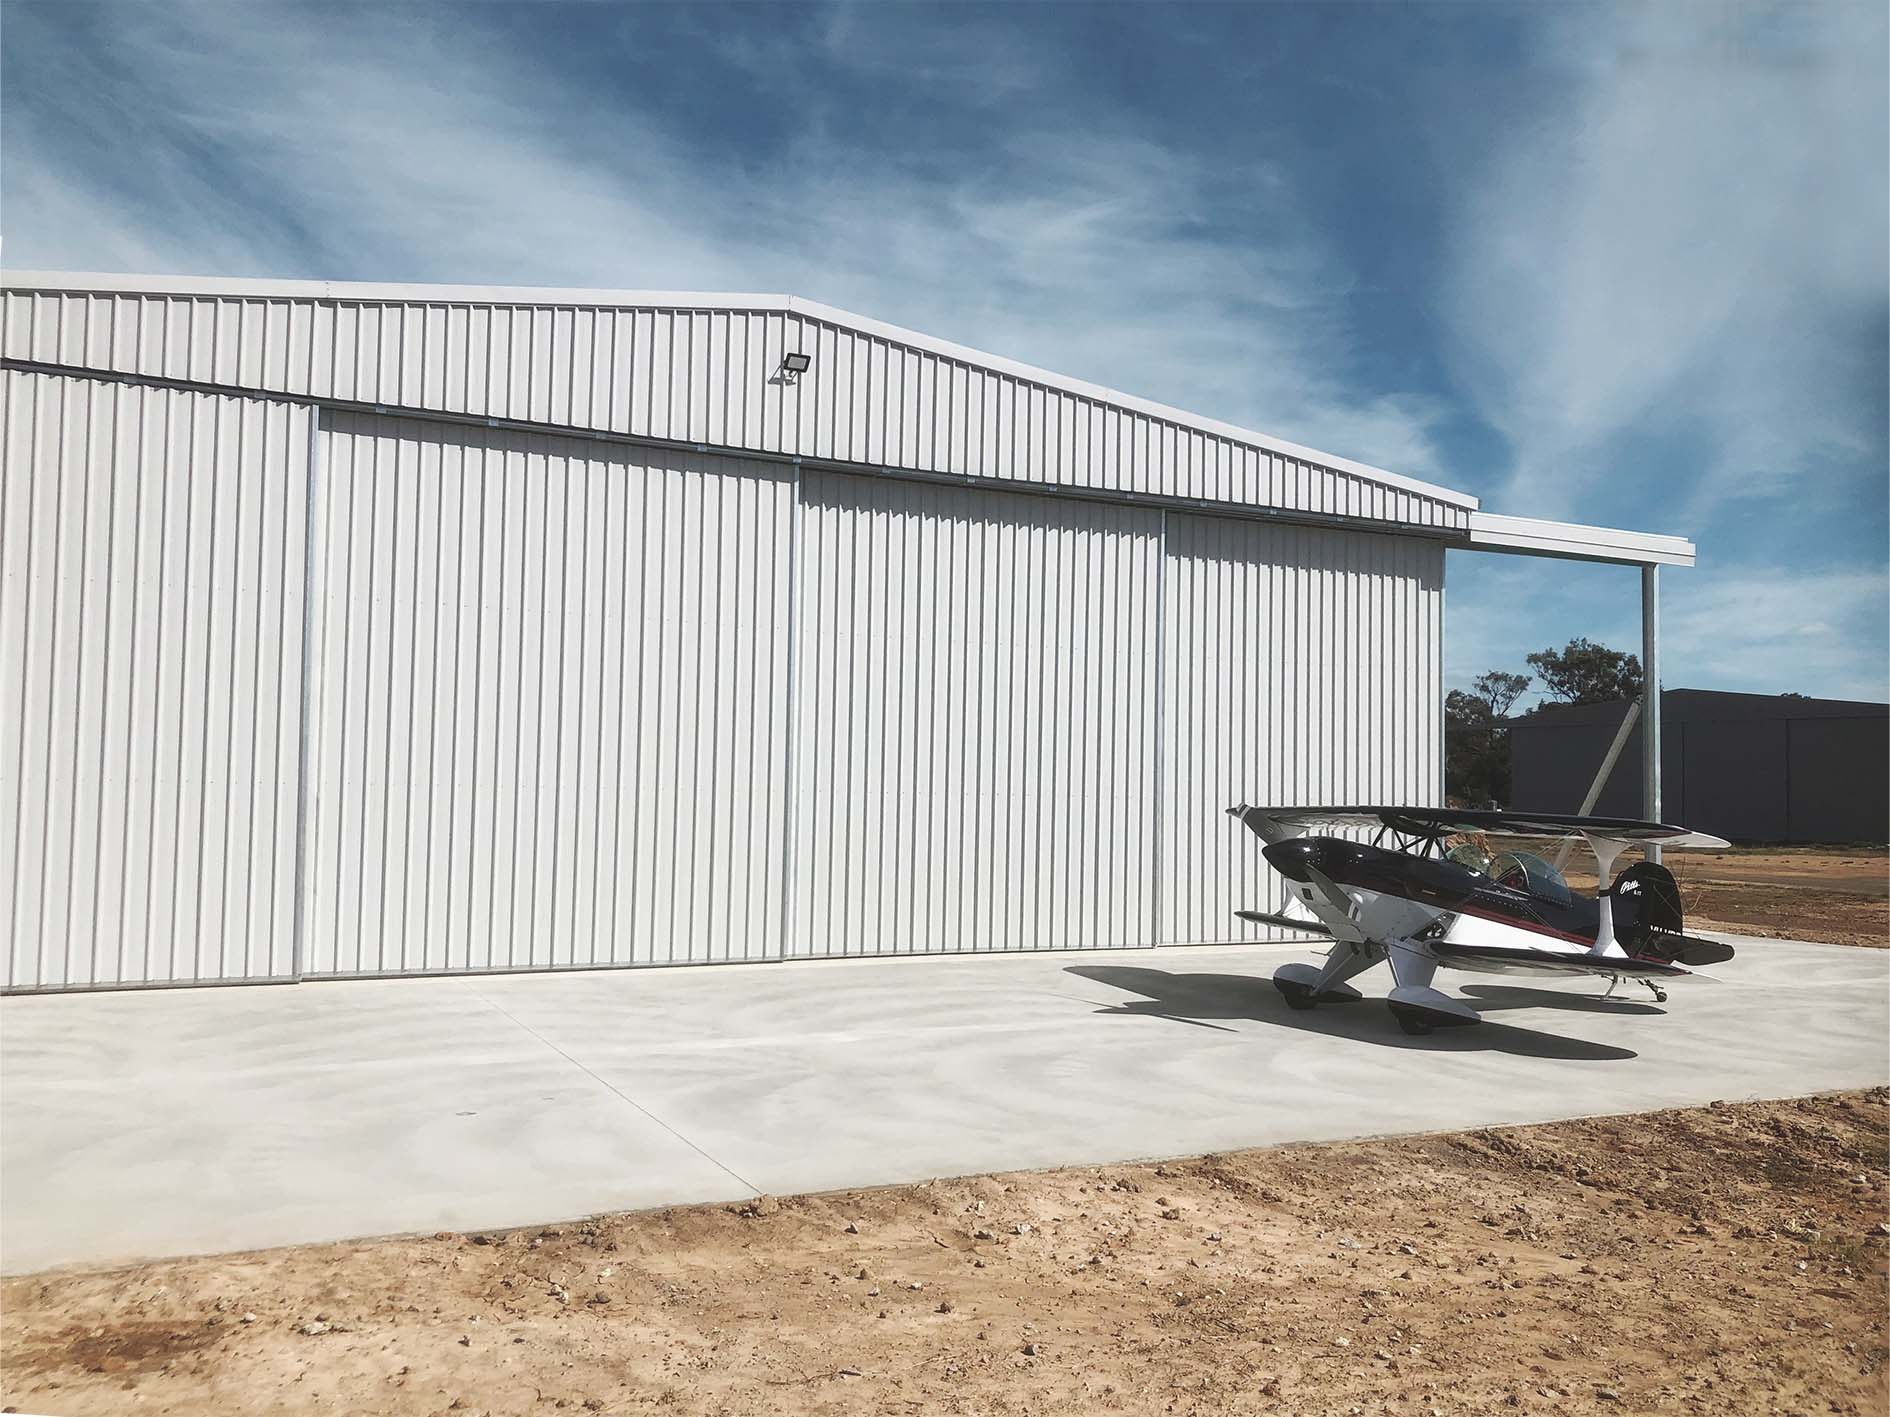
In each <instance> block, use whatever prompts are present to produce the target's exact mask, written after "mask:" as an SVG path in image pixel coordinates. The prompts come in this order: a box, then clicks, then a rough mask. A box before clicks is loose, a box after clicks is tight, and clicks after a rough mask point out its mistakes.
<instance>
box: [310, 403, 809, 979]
mask: <svg viewBox="0 0 1890 1417" xmlns="http://www.w3.org/2000/svg"><path fill="white" fill-rule="evenodd" d="M325 427H326V428H327V430H328V431H327V433H326V443H327V456H326V459H325V464H326V465H325V470H324V476H323V479H322V486H321V487H320V488H319V490H318V494H317V495H318V499H319V513H318V521H317V535H318V545H317V552H316V555H317V578H316V579H317V583H318V584H319V585H320V586H321V588H322V589H321V593H320V595H319V597H318V604H317V606H316V611H317V619H316V624H315V627H314V630H313V633H314V634H315V635H316V643H317V658H316V664H317V669H316V673H315V680H316V686H317V698H316V701H315V706H314V710H313V717H314V724H315V731H314V733H313V737H312V755H311V771H312V775H313V781H312V783H311V787H312V794H311V796H312V802H313V807H312V816H311V846H310V851H309V875H308V884H307V917H308V918H307V946H306V950H305V958H304V966H303V967H304V972H305V973H307V974H310V975H318V974H334V973H342V974H352V973H397V972H408V971H418V970H464V969H488V968H500V969H520V968H536V969H542V968H552V967H557V966H561V965H598V964H630V963H650V962H664V961H669V960H728V959H759V958H765V957H769V956H771V955H778V954H779V952H780V942H781V938H782V930H781V909H782V901H783V881H782V874H781V873H782V870H783V857H784V850H785V843H786V839H787V828H786V801H787V799H786V771H787V760H788V755H787V752H786V740H787V650H788V574H789V567H788V549H789V546H790V536H791V518H792V515H793V504H794V485H793V480H792V475H791V470H790V469H787V468H784V467H782V466H780V465H779V464H767V463H754V462H743V461H741V460H738V459H733V458H725V457H719V456H711V455H698V454H690V453H681V452H661V453H658V452H654V451H652V450H636V449H629V448H625V447H622V446H613V445H605V444H598V443H595V442H587V441H580V440H574V439H560V438H551V437H541V436H538V435H534V434H526V433H518V432H506V431H502V430H485V429H469V428H465V427H453V426H449V425H441V424H426V423H417V422H413V421H405V420H393V419H386V418H376V417H372V416H361V415H350V414H339V415H330V416H329V418H328V420H327V422H326V424H325Z"/></svg>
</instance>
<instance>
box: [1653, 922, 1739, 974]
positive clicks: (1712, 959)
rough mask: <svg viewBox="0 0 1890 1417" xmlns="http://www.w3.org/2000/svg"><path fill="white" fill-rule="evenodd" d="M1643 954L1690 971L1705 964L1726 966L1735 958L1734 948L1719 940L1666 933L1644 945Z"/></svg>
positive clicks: (1658, 935) (1656, 936)
mask: <svg viewBox="0 0 1890 1417" xmlns="http://www.w3.org/2000/svg"><path fill="white" fill-rule="evenodd" d="M1641 952H1642V953H1643V954H1650V955H1654V956H1656V957H1657V958H1659V959H1670V960H1672V961H1673V962H1674V963H1675V964H1684V965H1686V966H1687V967H1688V968H1689V969H1697V968H1699V967H1700V966H1701V965H1703V964H1724V963H1725V962H1726V961H1727V960H1729V959H1731V958H1732V957H1733V947H1732V946H1731V945H1726V944H1721V943H1720V942H1719V941H1718V940H1702V939H1700V938H1699V937H1698V936H1697V935H1669V934H1667V933H1665V932H1664V931H1663V932H1662V933H1660V934H1657V935H1655V936H1654V937H1653V938H1652V939H1650V940H1649V941H1647V943H1646V944H1644V945H1642V946H1641Z"/></svg>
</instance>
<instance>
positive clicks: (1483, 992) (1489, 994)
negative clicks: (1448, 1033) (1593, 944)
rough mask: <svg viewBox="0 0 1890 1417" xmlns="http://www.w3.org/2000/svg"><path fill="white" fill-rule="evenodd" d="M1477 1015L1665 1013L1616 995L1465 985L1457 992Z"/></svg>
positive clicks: (1652, 1006)
mask: <svg viewBox="0 0 1890 1417" xmlns="http://www.w3.org/2000/svg"><path fill="white" fill-rule="evenodd" d="M1457 992H1458V993H1460V994H1462V995H1464V996H1465V997H1466V998H1468V999H1469V1000H1470V1007H1471V1008H1473V1009H1475V1010H1476V1011H1477V1012H1478V1013H1480V1014H1482V1013H1490V1012H1492V1011H1496V1010H1502V1009H1568V1010H1570V1011H1571V1012H1574V1013H1585V1014H1664V1013H1666V1012H1667V1011H1666V1010H1665V1009H1663V1008H1661V1007H1660V1005H1658V1004H1655V1003H1651V1002H1648V1001H1646V1000H1641V999H1629V998H1624V997H1622V996H1621V995H1620V994H1616V995H1615V996H1614V997H1613V998H1612V999H1604V998H1602V997H1601V995H1599V994H1565V993H1563V992H1562V991H1561V990H1560V989H1528V988H1521V987H1518V986H1516V985H1514V984H1466V985H1464V986H1463V987H1462V988H1461V989H1459V990H1458V991H1457Z"/></svg>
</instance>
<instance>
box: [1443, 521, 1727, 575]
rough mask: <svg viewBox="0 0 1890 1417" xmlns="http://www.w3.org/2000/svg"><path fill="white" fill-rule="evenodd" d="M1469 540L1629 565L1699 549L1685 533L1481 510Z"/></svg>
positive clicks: (1680, 562)
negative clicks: (1621, 528)
mask: <svg viewBox="0 0 1890 1417" xmlns="http://www.w3.org/2000/svg"><path fill="white" fill-rule="evenodd" d="M1469 545H1470V548H1471V549H1472V550H1477V551H1507V552H1512V553H1515V554H1519V555H1524V556H1554V557H1559V558H1561V559H1563V560H1571V561H1610V562H1615V563H1618V564H1621V565H1629V566H1691V565H1693V564H1694V561H1695V559H1696V557H1697V554H1698V552H1697V548H1696V547H1695V546H1694V544H1693V543H1692V542H1691V541H1688V540H1687V539H1686V538H1685V537H1683V536H1667V535H1663V534H1661V533H1659V532H1651V531H1620V530H1617V529H1615V528H1613V527H1605V526H1583V525H1581V524H1580V523H1578V522H1555V521H1545V520H1542V519H1540V518H1537V517H1510V516H1503V515H1500V514H1498V513H1496V512H1483V511H1473V512H1471V514H1470V542H1469Z"/></svg>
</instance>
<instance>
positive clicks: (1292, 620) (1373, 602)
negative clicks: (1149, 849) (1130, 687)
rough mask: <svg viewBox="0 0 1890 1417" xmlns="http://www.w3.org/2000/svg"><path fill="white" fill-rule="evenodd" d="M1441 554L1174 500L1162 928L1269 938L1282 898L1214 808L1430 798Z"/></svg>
mask: <svg viewBox="0 0 1890 1417" xmlns="http://www.w3.org/2000/svg"><path fill="white" fill-rule="evenodd" d="M1443 583H1444V550H1443V547H1442V546H1441V545H1439V544H1437V543H1435V542H1430V541H1424V540H1421V539H1418V538H1414V537H1395V536H1367V535H1361V534H1359V533H1356V532H1333V531H1325V530H1319V529H1314V528H1307V527H1283V526H1272V525H1267V524H1263V523H1256V522H1242V521H1232V520H1227V519H1222V518H1208V517H1193V516H1185V515H1178V514H1173V513H1171V514H1170V515H1169V517H1168V531H1167V583H1166V586H1165V587H1164V604H1165V608H1166V615H1165V622H1166V623H1165V630H1164V634H1165V645H1164V648H1165V651H1166V653H1165V665H1166V672H1165V675H1164V678H1165V690H1164V692H1165V701H1164V705H1163V718H1164V744H1165V755H1166V756H1165V758H1164V762H1163V797H1164V801H1165V805H1166V814H1167V821H1168V830H1167V831H1166V832H1165V833H1164V836H1163V848H1162V866H1163V871H1162V916H1163V924H1162V932H1161V938H1162V939H1163V940H1164V941H1179V940H1193V941H1202V940H1232V939H1264V938H1271V937H1278V936H1280V935H1281V934H1282V933H1283V932H1281V931H1277V930H1272V929H1270V928H1267V927H1262V926H1256V925H1250V924H1248V923H1247V922H1245V921H1242V920H1237V919H1235V918H1234V914H1233V912H1234V911H1235V910H1237V909H1243V908H1244V909H1257V910H1274V911H1277V910H1278V909H1280V907H1281V905H1282V903H1283V899H1284V897H1283V894H1282V886H1281V883H1280V879H1279V877H1278V875H1277V874H1276V873H1275V872H1274V871H1273V870H1272V869H1271V868H1270V867H1269V866H1268V865H1267V864H1266V862H1265V860H1264V859H1263V858H1262V857H1261V855H1260V843H1259V841H1258V840H1257V839H1256V838H1255V837H1254V836H1253V835H1252V834H1251V833H1250V832H1248V831H1247V830H1246V829H1245V828H1244V827H1242V826H1240V825H1239V824H1238V823H1236V822H1235V821H1234V820H1233V819H1232V818H1231V817H1228V816H1225V815H1223V809H1224V808H1226V807H1230V806H1233V805H1234V804H1236V803H1239V802H1249V803H1255V804H1262V803H1278V804H1288V803H1291V804H1303V805H1338V804H1343V803H1360V802H1364V803H1372V802H1396V803H1408V804H1411V805H1416V806H1430V805H1436V804H1437V803H1438V800H1439V799H1438V793H1439V791H1440V787H1441V780H1442V774H1441V770H1440V764H1439V761H1438V756H1437V754H1438V745H1439V741H1440V724H1439V719H1438V716H1439V713H1440V703H1441V698H1442V693H1443V684H1442V635H1443V623H1442V610H1443Z"/></svg>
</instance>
